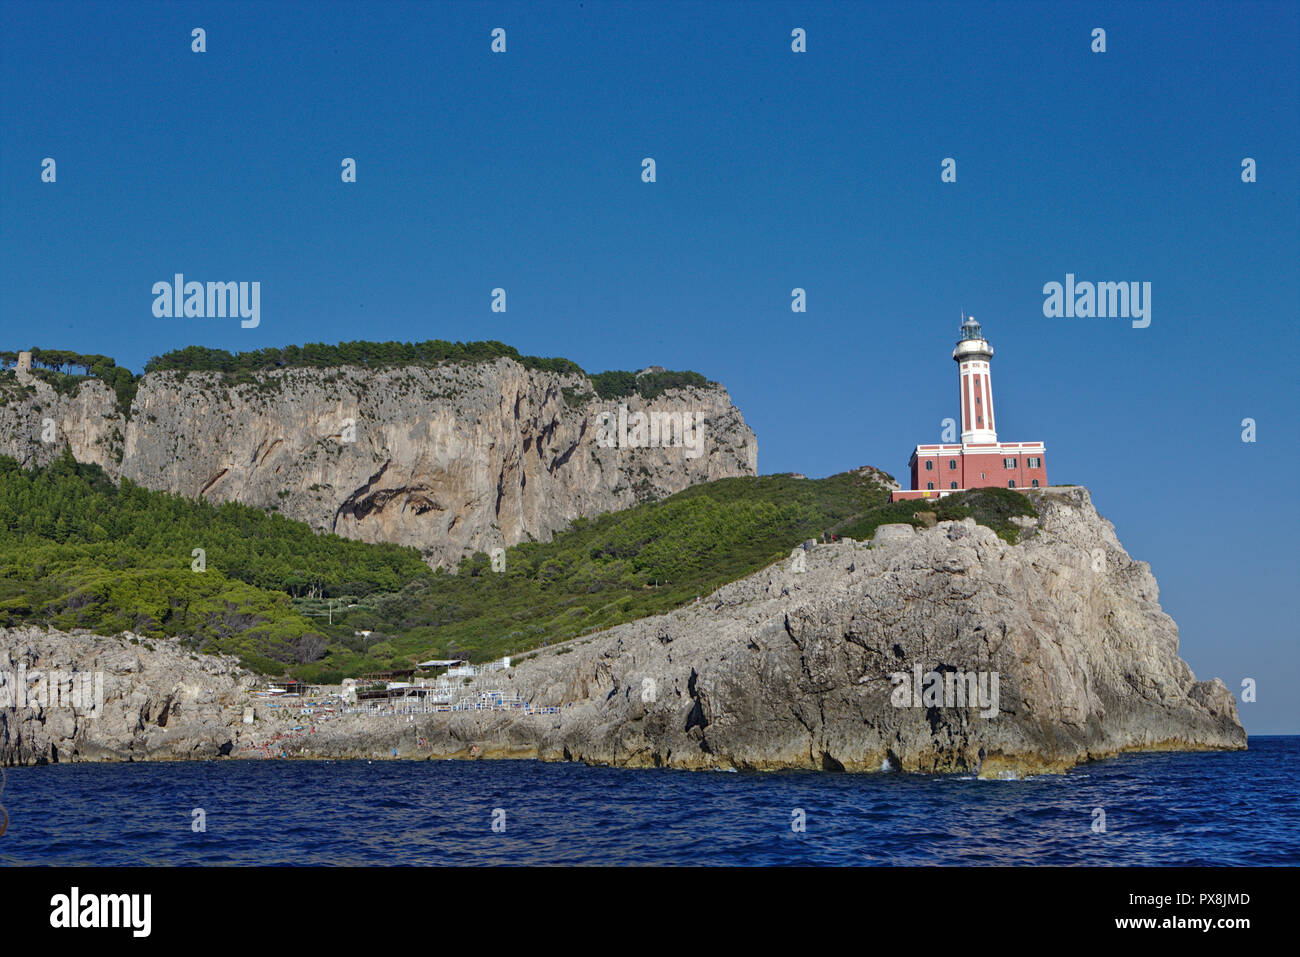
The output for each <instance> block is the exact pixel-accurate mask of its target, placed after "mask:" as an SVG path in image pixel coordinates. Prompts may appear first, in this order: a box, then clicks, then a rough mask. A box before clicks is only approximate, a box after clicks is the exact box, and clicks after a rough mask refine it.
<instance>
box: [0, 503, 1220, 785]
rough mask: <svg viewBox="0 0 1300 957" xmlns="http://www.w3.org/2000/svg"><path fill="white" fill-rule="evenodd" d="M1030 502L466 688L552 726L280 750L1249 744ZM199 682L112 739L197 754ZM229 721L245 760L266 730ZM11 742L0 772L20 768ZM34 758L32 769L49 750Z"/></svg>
mask: <svg viewBox="0 0 1300 957" xmlns="http://www.w3.org/2000/svg"><path fill="white" fill-rule="evenodd" d="M1032 498H1033V499H1034V501H1035V503H1036V504H1037V507H1038V511H1039V517H1038V518H1037V519H1026V520H1024V521H1023V524H1024V528H1023V531H1022V533H1021V538H1020V542H1019V544H1017V545H1009V544H1007V543H1006V542H1005V541H1003V540H1002V539H1000V538H998V537H997V536H996V535H995V534H994V533H993V532H992V531H991V530H989V529H987V528H984V527H981V526H977V525H975V524H974V523H973V521H972V520H969V519H967V520H966V521H964V522H940V523H938V524H937V525H936V526H934V527H933V528H927V529H923V530H914V529H913V528H912V527H911V526H906V525H887V526H883V527H881V528H880V529H878V530H877V532H876V534H875V537H874V539H873V540H872V541H871V542H869V543H858V542H850V541H842V542H837V543H833V544H828V545H810V546H809V547H808V548H807V549H801V550H799V552H798V554H797V555H795V556H792V557H791V558H788V559H785V560H783V561H781V562H778V563H777V564H775V565H772V566H769V567H768V568H767V569H764V570H763V571H761V572H759V573H758V574H755V575H752V576H750V577H748V578H745V579H743V580H741V581H737V582H734V583H732V584H730V585H727V586H725V587H723V588H721V589H719V590H718V591H717V592H715V593H714V594H712V595H709V596H707V597H706V598H702V599H700V600H697V601H696V602H694V603H693V604H691V605H689V606H687V607H685V608H681V609H678V610H677V611H674V612H672V613H670V614H667V615H661V616H657V617H654V618H648V619H643V620H641V621H637V622H633V623H630V624H627V625H622V626H620V627H617V628H614V629H611V630H609V631H606V632H601V633H598V634H595V635H591V636H586V637H583V638H579V639H575V640H574V641H572V642H569V643H567V644H566V645H563V646H555V647H552V648H548V649H545V650H544V651H542V652H541V653H539V654H536V655H534V656H532V657H529V658H527V659H526V660H523V661H521V662H518V663H517V664H516V667H514V668H511V669H510V670H508V671H505V672H497V673H495V674H493V675H491V676H488V677H482V678H478V679H475V681H474V683H473V684H472V685H471V686H470V687H469V688H467V689H466V691H467V693H474V692H477V691H480V690H486V689H488V688H489V687H492V688H500V689H501V690H504V691H506V692H517V693H519V694H520V695H521V697H523V698H524V699H525V700H527V701H529V702H530V703H531V704H532V705H534V706H538V707H546V706H551V707H555V708H558V709H559V710H558V712H554V713H549V714H526V713H524V712H522V711H518V710H516V711H495V712H494V711H479V712H452V713H441V714H431V715H423V716H419V717H417V718H415V719H414V720H411V721H408V720H407V719H406V718H398V719H393V718H382V717H360V716H356V717H353V716H348V717H344V718H339V719H336V720H334V721H331V722H328V723H322V725H321V726H319V727H318V728H316V729H315V731H313V732H309V733H304V734H301V735H299V736H297V737H296V738H293V739H292V740H285V741H283V742H280V743H277V744H276V745H275V749H276V751H277V752H279V751H283V752H284V753H287V754H289V755H309V756H312V757H321V756H336V757H377V756H390V755H392V754H393V753H394V752H395V753H396V754H397V756H399V757H479V756H481V757H539V758H542V759H544V760H582V761H588V762H592V763H600V764H613V765H624V766H672V767H681V768H740V769H743V768H753V769H774V768H817V769H828V770H850V771H881V770H898V771H937V772H945V771H961V772H968V773H979V774H981V775H983V776H1004V775H1023V774H1030V773H1036V772H1042V771H1059V770H1063V769H1066V768H1068V767H1070V766H1072V765H1074V764H1077V763H1079V762H1082V761H1086V760H1090V759H1094V758H1100V757H1106V756H1109V755H1114V754H1118V753H1121V752H1124V751H1133V750H1158V749H1180V750H1181V749H1188V750H1193V749H1208V748H1226V749H1238V748H1243V747H1245V743H1246V735H1245V731H1244V730H1243V729H1242V726H1241V724H1240V722H1239V721H1238V719H1237V712H1236V703H1235V701H1234V699H1233V696H1232V694H1231V693H1230V692H1229V691H1228V689H1227V688H1226V687H1225V686H1224V685H1223V684H1222V682H1220V681H1218V680H1217V679H1215V680H1213V681H1208V682H1204V681H1197V680H1196V678H1195V676H1194V675H1193V674H1192V672H1191V670H1190V669H1189V668H1188V666H1187V665H1186V663H1184V662H1183V661H1182V659H1180V658H1179V657H1178V631H1177V626H1176V625H1175V624H1174V622H1173V621H1172V620H1171V619H1170V618H1169V617H1168V616H1167V615H1165V614H1164V613H1163V612H1162V611H1161V609H1160V606H1159V604H1158V602H1157V596H1158V592H1157V586H1156V581H1155V579H1154V577H1153V576H1152V574H1151V570H1150V568H1149V567H1148V566H1147V565H1146V564H1145V563H1144V562H1137V561H1134V560H1133V559H1131V558H1130V557H1129V556H1128V554H1127V553H1126V552H1125V551H1124V549H1123V547H1122V546H1121V545H1120V543H1119V540H1118V539H1117V538H1116V536H1115V532H1114V529H1113V528H1112V526H1111V525H1110V523H1109V522H1107V521H1105V520H1104V519H1102V518H1101V517H1100V516H1099V515H1098V514H1097V513H1096V511H1095V510H1094V508H1093V506H1092V503H1091V500H1090V498H1089V496H1088V493H1087V491H1086V490H1085V489H1082V488H1064V489H1049V490H1042V491H1039V492H1035V493H1032ZM32 634H33V633H32V632H31V631H30V630H28V631H23V630H20V631H17V632H10V633H8V634H5V633H4V632H3V631H0V665H2V664H3V662H4V661H5V660H6V657H5V650H4V649H5V646H6V644H8V645H9V646H10V647H12V646H13V645H14V643H15V641H16V642H17V644H18V645H20V646H21V645H22V644H23V642H27V643H28V644H30V643H31V642H32V641H34V640H35V639H33V638H32V637H31V636H32ZM15 635H16V636H17V637H16V638H15ZM43 640H44V641H46V642H47V643H48V642H50V641H54V642H57V641H58V640H59V639H58V638H57V636H54V637H48V636H47V637H46V638H45V639H43ZM86 640H88V641H89V640H90V639H86ZM102 640H104V641H107V642H110V643H111V642H115V641H117V639H102ZM113 647H116V646H113ZM92 653H93V651H92V649H90V648H87V649H86V650H85V651H84V652H82V654H84V655H89V654H92ZM135 654H139V652H135ZM14 658H15V656H14V653H13V652H12V651H10V652H9V653H8V660H10V661H13V660H14ZM128 663H129V662H128ZM188 667H189V668H190V671H189V672H188V673H189V674H190V675H191V676H193V677H195V678H197V679H198V680H197V681H195V682H194V683H197V684H199V685H203V686H204V687H208V686H209V685H211V688H212V691H211V693H210V694H211V697H205V696H204V694H199V695H198V696H197V697H196V696H194V695H191V697H190V698H178V697H176V692H175V691H174V689H175V687H176V686H177V684H176V682H175V681H173V680H172V679H171V678H169V677H168V678H164V679H162V680H161V683H159V684H157V685H156V686H155V685H153V684H151V679H150V678H149V677H148V674H149V672H150V669H149V666H147V665H146V666H145V667H144V668H143V669H141V668H139V667H137V668H135V670H133V671H130V672H129V674H131V675H133V676H134V677H133V678H132V680H131V681H130V682H128V684H127V687H128V689H133V690H128V692H126V693H127V694H128V695H129V701H130V702H132V703H131V704H130V705H129V706H128V707H127V708H126V714H127V715H128V719H127V720H126V722H125V725H127V726H130V727H131V728H134V729H135V730H134V731H132V732H131V735H134V736H128V737H126V738H124V739H123V741H126V742H135V741H140V740H141V739H140V737H139V735H141V734H143V735H145V736H146V737H145V739H144V740H145V744H148V737H147V736H148V734H150V733H151V732H149V731H148V728H149V726H150V722H151V720H152V719H153V717H154V715H155V714H156V713H157V712H158V708H157V706H156V703H157V702H159V701H163V700H168V701H171V702H172V704H171V705H170V706H169V708H170V710H169V711H168V713H169V714H172V715H173V719H172V720H173V721H191V720H192V721H194V722H196V724H195V727H197V728H198V729H199V731H198V732H197V733H198V734H199V736H200V740H201V741H202V742H205V743H204V744H202V746H201V747H200V748H199V749H197V750H196V751H195V752H194V753H196V754H200V753H204V750H205V749H208V750H210V747H211V742H213V741H216V739H218V738H221V737H222V736H223V733H222V732H218V733H215V734H213V733H210V730H209V719H210V718H211V716H212V714H213V712H212V711H211V708H212V706H213V705H214V704H216V703H221V702H224V701H226V700H227V698H226V697H223V696H228V695H229V694H230V693H231V691H232V688H233V687H234V686H235V685H237V684H238V680H237V679H236V678H234V677H231V676H230V674H229V673H228V672H226V671H221V670H220V668H225V667H226V666H225V665H222V666H220V668H219V669H218V671H217V672H215V673H211V672H209V671H208V670H204V669H205V668H206V666H201V665H199V664H198V663H197V662H192V663H191V664H190V665H189V666H188ZM214 667H215V666H214ZM209 674H210V677H208V675H209ZM232 682H233V683H234V684H232ZM185 683H186V684H187V686H188V684H189V683H190V680H189V679H187V680H186V682H185ZM141 695H143V699H144V700H147V701H148V702H151V704H149V705H148V707H147V708H144V709H143V710H141V708H140V707H137V702H139V701H141V698H140V696H141ZM962 695H964V697H962ZM188 701H194V702H195V706H194V707H195V714H194V715H192V716H191V715H189V714H188V712H187V708H189V707H190V705H189V704H187V703H186V702H188ZM202 707H207V708H208V709H209V710H208V711H204V710H202ZM2 714H3V712H0V715H2ZM222 714H223V715H224V720H231V716H232V715H233V714H234V712H233V710H230V709H227V710H225V711H223V712H222ZM137 715H138V720H136V717H137ZM3 720H5V719H3V718H0V721H3ZM8 720H9V722H10V724H9V725H8V727H13V726H15V725H14V722H15V721H18V722H19V723H18V724H17V725H16V726H17V727H19V728H27V729H28V730H27V731H25V732H23V733H24V735H25V738H24V740H27V741H36V742H45V744H46V745H48V744H49V743H54V744H55V746H56V747H59V748H60V749H61V752H62V753H64V754H67V753H70V752H71V751H72V750H78V752H79V756H82V755H87V754H90V753H91V752H90V751H89V750H88V749H87V747H85V746H81V747H79V748H76V747H74V742H75V740H76V739H75V735H73V737H72V738H69V737H68V729H67V728H66V727H65V728H63V731H62V738H61V740H63V741H64V742H65V743H64V744H62V745H59V744H58V743H57V741H56V740H55V737H56V736H55V735H53V734H52V733H51V734H49V735H48V741H47V740H46V738H42V737H41V734H42V732H41V731H40V730H38V729H36V728H35V727H34V726H33V725H32V724H31V721H32V719H31V718H30V717H28V718H22V719H18V718H13V717H11V718H9V719H8ZM38 723H39V722H38ZM155 723H156V722H155ZM47 724H48V722H47ZM169 726H171V725H170V724H169ZM231 727H232V731H231V732H230V735H229V736H230V737H231V738H232V739H233V741H234V753H235V754H239V753H241V752H243V751H244V749H245V748H246V747H248V746H257V745H258V743H259V740H262V739H265V737H266V736H267V735H269V734H271V733H272V730H273V729H272V727H271V726H270V725H267V726H264V727H259V728H256V729H253V730H247V729H241V728H238V727H234V726H231ZM5 728H6V725H4V724H0V756H3V755H5V754H8V755H10V759H11V760H12V759H13V758H14V756H15V755H16V752H15V750H14V748H15V745H14V744H13V736H12V733H10V734H9V736H8V737H6V731H5ZM141 729H143V730H141ZM74 730H75V729H74ZM78 733H80V732H78ZM258 735H261V736H262V738H261V739H259V738H258ZM86 740H90V739H89V738H87V739H86ZM164 740H165V739H164ZM97 747H101V748H103V747H106V745H102V744H101V745H97ZM6 748H7V749H8V750H5V749H6ZM20 750H21V749H20ZM117 750H118V751H119V752H121V746H120V745H118V746H117ZM182 750H183V748H180V747H177V748H171V747H168V748H167V749H164V750H163V751H161V752H160V753H163V754H174V753H177V752H178V751H182ZM32 753H33V754H35V755H36V758H35V759H41V758H40V753H41V752H40V747H37V748H36V750H35V751H34V752H32ZM47 753H48V751H47ZM31 759H33V758H31V757H22V756H19V757H18V760H31Z"/></svg>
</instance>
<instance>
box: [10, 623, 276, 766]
mask: <svg viewBox="0 0 1300 957" xmlns="http://www.w3.org/2000/svg"><path fill="white" fill-rule="evenodd" d="M255 683H256V676H255V675H253V674H251V673H250V672H248V671H246V670H244V669H243V668H241V667H240V666H239V662H238V661H236V660H235V659H234V658H228V657H217V656H213V655H200V654H197V653H195V652H193V651H189V650H187V649H185V648H183V647H181V645H180V644H179V643H178V642H175V641H154V640H151V639H144V638H137V637H136V636H134V635H121V636H117V637H111V638H105V637H101V636H98V635H91V634H88V633H84V632H75V633H66V632H59V631H46V630H44V629H40V628H11V629H0V764H4V765H14V764H44V763H59V762H74V761H144V760H154V761H176V760H184V759H188V758H215V757H220V756H222V755H228V754H230V753H232V752H233V750H234V744H233V739H234V737H235V734H236V732H237V730H238V726H239V722H240V721H241V719H242V716H243V709H244V706H245V704H246V703H247V700H248V693H249V691H250V690H251V689H252V687H253V686H254V684H255ZM20 684H21V685H22V686H23V687H22V690H21V691H20V690H19V685H20Z"/></svg>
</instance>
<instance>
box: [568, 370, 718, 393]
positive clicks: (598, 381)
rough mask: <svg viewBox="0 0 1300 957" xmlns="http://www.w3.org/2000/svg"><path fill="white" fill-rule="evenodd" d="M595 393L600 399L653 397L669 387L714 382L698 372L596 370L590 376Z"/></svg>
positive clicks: (691, 386) (711, 383)
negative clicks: (638, 396)
mask: <svg viewBox="0 0 1300 957" xmlns="http://www.w3.org/2000/svg"><path fill="white" fill-rule="evenodd" d="M590 379H591V384H592V386H593V387H594V388H595V389H596V394H597V395H598V396H600V397H601V398H602V399H621V398H624V397H626V396H630V395H638V394H639V395H641V396H642V397H644V398H646V399H653V398H655V397H656V396H659V395H662V394H663V393H664V392H667V391H668V390H669V389H686V388H696V389H706V388H708V387H709V386H711V385H717V383H716V382H710V381H709V380H708V379H706V378H704V376H702V375H700V374H699V373H698V372H667V371H665V372H646V373H643V374H641V375H637V374H636V373H635V372H598V373H597V374H596V375H593V376H590Z"/></svg>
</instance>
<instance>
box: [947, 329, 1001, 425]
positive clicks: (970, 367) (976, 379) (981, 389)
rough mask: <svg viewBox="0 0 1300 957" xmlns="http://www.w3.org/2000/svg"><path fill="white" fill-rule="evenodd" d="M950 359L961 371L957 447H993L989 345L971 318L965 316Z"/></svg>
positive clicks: (991, 349) (991, 355)
mask: <svg viewBox="0 0 1300 957" xmlns="http://www.w3.org/2000/svg"><path fill="white" fill-rule="evenodd" d="M952 357H953V359H954V360H955V361H956V362H957V366H958V368H959V369H960V372H961V444H962V445H997V442H998V432H997V423H996V422H995V421H994V419H993V382H992V380H991V379H990V377H989V362H990V360H992V358H993V347H992V346H991V345H989V342H988V340H987V339H985V338H984V333H983V332H982V331H981V330H980V324H979V323H978V322H976V321H975V317H974V316H965V317H963V319H962V324H961V338H960V339H958V340H957V348H955V349H953V350H952Z"/></svg>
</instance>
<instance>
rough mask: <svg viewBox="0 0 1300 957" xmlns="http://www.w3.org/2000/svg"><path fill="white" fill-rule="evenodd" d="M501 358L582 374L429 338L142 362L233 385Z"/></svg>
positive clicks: (173, 355) (507, 350) (202, 353)
mask: <svg viewBox="0 0 1300 957" xmlns="http://www.w3.org/2000/svg"><path fill="white" fill-rule="evenodd" d="M501 358H506V359H513V360H515V361H516V362H518V363H519V364H520V365H522V366H524V367H525V368H528V369H538V370H541V371H544V372H556V373H561V374H563V373H578V374H582V369H581V367H580V366H578V364H577V363H576V362H570V361H569V360H568V359H543V358H540V357H538V356H523V355H520V354H519V351H518V350H517V349H515V348H513V347H511V346H508V345H506V344H505V343H504V342H495V341H491V342H447V341H445V340H443V339H430V340H428V341H427V342H340V343H339V344H338V345H329V344H327V343H323V342H310V343H308V344H307V345H305V346H284V347H283V348H275V347H271V348H267V349H256V350H254V351H252V352H237V353H231V352H227V351H226V350H224V349H207V348H204V347H203V346H188V347H186V348H184V349H177V350H175V351H173V352H167V353H164V354H163V355H161V356H157V357H155V358H153V359H150V360H149V361H148V362H147V363H145V367H144V371H145V372H162V371H166V370H175V371H180V372H220V373H222V374H223V375H225V376H227V377H229V378H232V379H234V380H235V381H252V378H253V376H254V375H255V374H256V373H259V372H270V371H273V370H275V369H286V368H307V369H332V368H337V367H339V366H364V367H366V368H371V369H379V368H384V367H387V366H434V365H439V364H441V363H444V362H456V363H461V364H466V365H468V364H473V363H477V362H492V361H494V360H496V359H501Z"/></svg>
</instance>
